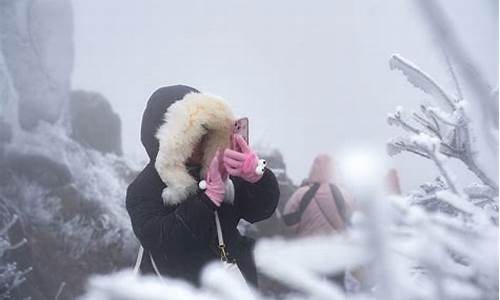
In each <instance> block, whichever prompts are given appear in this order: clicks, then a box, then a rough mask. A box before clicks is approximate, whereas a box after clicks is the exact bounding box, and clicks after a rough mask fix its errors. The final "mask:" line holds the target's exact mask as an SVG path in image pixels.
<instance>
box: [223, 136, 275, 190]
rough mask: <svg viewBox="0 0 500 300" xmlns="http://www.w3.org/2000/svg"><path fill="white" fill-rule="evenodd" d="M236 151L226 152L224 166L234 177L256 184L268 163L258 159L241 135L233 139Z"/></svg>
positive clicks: (227, 150)
mask: <svg viewBox="0 0 500 300" xmlns="http://www.w3.org/2000/svg"><path fill="white" fill-rule="evenodd" d="M233 145H234V148H235V149H234V150H231V149H226V150H225V151H224V166H225V167H226V170H227V172H228V173H229V174H230V175H232V176H238V177H241V178H243V180H245V181H248V182H251V183H256V182H257V181H259V180H260V179H261V178H262V175H263V174H264V169H265V167H266V161H265V160H263V159H260V160H259V158H258V157H257V155H256V154H255V152H254V151H253V150H252V148H250V146H248V144H247V143H246V142H245V139H243V137H242V136H241V135H239V134H236V135H234V137H233Z"/></svg>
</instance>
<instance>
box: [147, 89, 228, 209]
mask: <svg viewBox="0 0 500 300" xmlns="http://www.w3.org/2000/svg"><path fill="white" fill-rule="evenodd" d="M233 122H234V117H233V114H232V112H231V110H230V108H229V106H228V105H227V104H226V103H225V102H224V100H223V99H221V98H219V97H216V96H210V95H206V94H200V93H189V94H187V95H186V96H184V98H183V99H182V100H179V101H177V102H175V103H174V104H172V105H171V106H170V107H169V108H168V110H167V112H166V113H165V123H163V125H161V126H160V128H158V131H157V132H156V138H157V139H158V141H159V143H160V149H159V151H158V155H157V156H156V163H155V168H156V171H157V172H158V175H160V178H161V180H162V181H163V182H164V183H165V184H166V185H167V188H166V189H165V190H164V191H163V193H162V197H163V201H164V203H165V205H174V204H178V203H181V202H182V201H183V200H184V199H186V198H187V197H188V196H189V195H190V194H191V193H194V192H196V190H197V189H198V186H197V182H196V181H195V180H194V178H192V177H191V175H189V173H188V171H187V169H186V167H185V162H186V160H187V159H188V158H189V157H190V156H191V154H192V152H193V149H194V147H196V145H197V144H198V143H199V141H200V140H201V138H202V137H203V136H204V135H206V134H208V139H207V142H206V145H205V152H204V154H203V163H202V176H204V175H205V171H206V169H207V168H208V166H209V164H210V161H211V160H212V158H213V156H214V154H215V152H216V151H217V148H222V149H223V148H227V147H229V145H230V141H229V137H230V135H231V132H232V129H233Z"/></svg>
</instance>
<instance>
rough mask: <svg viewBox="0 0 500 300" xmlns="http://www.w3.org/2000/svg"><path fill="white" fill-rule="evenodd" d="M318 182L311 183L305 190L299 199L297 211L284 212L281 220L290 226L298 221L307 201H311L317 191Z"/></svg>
mask: <svg viewBox="0 0 500 300" xmlns="http://www.w3.org/2000/svg"><path fill="white" fill-rule="evenodd" d="M319 186H320V184H319V183H315V184H313V185H312V186H311V187H310V188H309V189H308V190H307V192H306V193H305V194H304V196H302V199H301V200H300V205H299V209H297V211H295V212H292V213H289V214H286V215H284V216H283V221H284V222H285V224H286V225H287V226H292V225H295V224H297V223H299V222H300V219H301V218H302V214H303V213H304V211H305V210H306V208H307V206H309V203H311V200H312V199H313V198H314V196H315V195H316V192H318V189H319Z"/></svg>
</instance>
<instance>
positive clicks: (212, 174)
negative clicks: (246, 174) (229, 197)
mask: <svg viewBox="0 0 500 300" xmlns="http://www.w3.org/2000/svg"><path fill="white" fill-rule="evenodd" d="M199 188H200V189H202V190H205V194H206V195H207V196H208V198H210V200H211V201H212V202H213V203H214V204H215V206H217V207H219V206H221V204H222V202H223V201H224V193H225V185H224V180H223V179H222V175H221V173H220V169H219V151H217V153H216V154H215V156H214V158H213V159H212V162H211V163H210V166H209V167H208V170H207V176H206V179H205V180H202V181H200V183H199Z"/></svg>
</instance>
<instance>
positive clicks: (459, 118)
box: [387, 55, 498, 194]
mask: <svg viewBox="0 0 500 300" xmlns="http://www.w3.org/2000/svg"><path fill="white" fill-rule="evenodd" d="M390 66H391V69H397V70H400V71H402V72H403V74H404V75H405V76H406V78H407V79H408V81H409V82H410V83H412V84H413V85H415V86H416V87H418V88H420V89H422V90H423V91H424V92H426V93H427V94H429V95H431V96H433V98H434V100H436V102H437V103H438V104H439V103H441V104H444V105H445V106H446V109H447V110H448V111H443V110H442V109H440V108H439V107H437V106H432V105H421V106H420V111H421V113H417V112H413V113H412V114H411V118H408V117H407V118H405V117H403V115H402V110H401V109H400V108H398V109H397V110H396V112H395V113H394V114H389V116H388V118H387V120H388V123H389V125H392V126H399V127H401V128H403V129H404V130H405V131H407V132H409V134H410V136H409V137H404V138H395V139H392V140H390V141H389V143H388V153H389V155H395V154H399V153H401V152H403V151H407V152H411V153H415V154H418V155H420V156H423V157H425V158H429V159H432V160H433V161H434V162H435V163H436V166H437V167H438V168H439V170H440V171H441V172H442V173H444V172H445V170H444V169H443V166H442V164H441V162H442V159H438V158H439V156H438V153H441V154H443V155H444V156H446V157H451V158H455V159H458V160H460V161H462V162H463V163H464V164H465V165H466V166H467V168H468V169H469V170H470V171H471V172H472V173H474V174H475V175H476V176H477V177H478V178H479V179H480V180H481V181H482V183H483V184H484V185H487V186H489V187H490V188H491V189H492V190H493V191H495V193H496V194H498V184H497V183H496V182H495V181H494V180H492V179H491V178H490V177H489V176H488V175H487V174H486V172H485V171H484V170H482V169H481V168H480V167H479V165H478V164H477V159H476V152H475V150H474V148H473V138H472V135H471V130H470V118H469V116H468V115H467V107H466V102H465V101H464V100H458V99H454V98H452V97H451V96H449V95H448V94H447V93H446V92H445V91H444V89H442V88H441V87H440V86H439V85H438V84H437V83H436V82H435V81H434V80H433V79H432V78H431V77H430V76H429V75H427V74H425V73H424V72H423V71H421V70H420V69H419V68H418V67H416V66H415V65H414V64H413V63H411V62H409V61H408V60H406V59H404V58H402V57H401V56H399V55H394V56H392V58H391V59H390ZM412 121H413V122H414V123H415V124H413V123H412ZM423 136H428V138H433V139H434V141H435V142H436V143H435V144H436V146H437V148H436V149H437V150H438V151H434V150H433V151H429V148H428V147H427V146H426V145H423V144H419V143H417V142H415V139H416V140H419V139H420V140H421V137H423ZM443 175H444V176H445V178H446V177H448V176H447V175H446V174H445V173H444V174H443ZM448 179H449V178H447V181H448V184H449V185H450V187H451V189H452V190H454V192H455V193H457V192H459V191H458V190H457V188H456V187H454V184H453V183H452V182H451V180H448Z"/></svg>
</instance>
